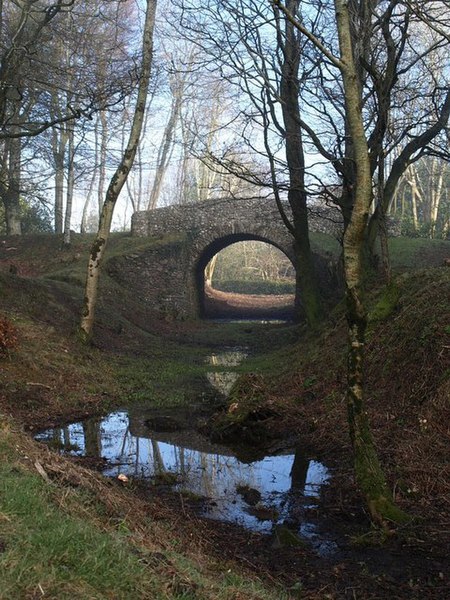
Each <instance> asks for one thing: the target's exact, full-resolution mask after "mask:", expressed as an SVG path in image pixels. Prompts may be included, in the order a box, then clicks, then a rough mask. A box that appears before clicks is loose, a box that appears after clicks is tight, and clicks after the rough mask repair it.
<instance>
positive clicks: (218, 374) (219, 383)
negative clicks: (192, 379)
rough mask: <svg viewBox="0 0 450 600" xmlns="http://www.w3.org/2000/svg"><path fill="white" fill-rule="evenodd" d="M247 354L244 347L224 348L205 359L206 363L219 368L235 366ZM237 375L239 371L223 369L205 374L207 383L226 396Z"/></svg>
mask: <svg viewBox="0 0 450 600" xmlns="http://www.w3.org/2000/svg"><path fill="white" fill-rule="evenodd" d="M247 356H248V351H247V349H246V348H241V347H236V348H226V349H224V351H223V352H217V353H213V354H211V355H210V356H209V357H208V359H207V363H208V364H210V365H211V366H213V367H219V368H220V367H222V368H226V367H237V366H238V365H239V364H241V362H242V361H243V360H244V359H245V358H247ZM238 376H239V373H235V372H233V371H225V370H224V371H222V370H218V371H210V372H209V373H207V374H206V378H207V379H208V381H209V383H210V384H211V385H212V386H213V387H214V388H215V389H216V390H218V391H219V392H220V393H221V394H223V395H224V396H228V394H229V393H230V391H231V388H232V387H233V384H234V382H235V381H236V379H237V378H238Z"/></svg>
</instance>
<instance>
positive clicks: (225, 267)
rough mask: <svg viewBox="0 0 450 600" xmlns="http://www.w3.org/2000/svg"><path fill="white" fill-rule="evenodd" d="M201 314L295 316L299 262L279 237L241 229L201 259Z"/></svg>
mask: <svg viewBox="0 0 450 600" xmlns="http://www.w3.org/2000/svg"><path fill="white" fill-rule="evenodd" d="M196 278H197V291H198V299H199V308H200V317H202V318H206V319H208V318H210V319H215V318H225V319H263V320H270V319H272V320H291V319H293V318H294V314H295V291H296V289H295V285H296V283H295V280H296V277H295V268H294V265H293V263H292V261H291V259H290V258H289V257H288V256H287V254H286V253H285V252H284V250H282V249H281V248H280V247H279V246H277V245H276V244H275V243H274V242H272V241H270V240H267V239H264V238H262V237H258V236H254V235H245V234H235V235H231V236H227V237H224V238H221V239H218V240H215V241H214V242H212V243H211V244H210V245H209V246H208V247H207V248H206V249H205V250H204V252H203V254H202V256H201V258H200V260H199V261H198V265H197V274H196Z"/></svg>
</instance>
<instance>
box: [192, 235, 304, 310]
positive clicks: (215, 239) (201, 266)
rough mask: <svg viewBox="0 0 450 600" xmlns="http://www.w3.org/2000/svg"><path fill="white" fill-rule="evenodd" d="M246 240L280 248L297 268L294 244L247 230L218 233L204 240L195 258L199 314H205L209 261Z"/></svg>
mask: <svg viewBox="0 0 450 600" xmlns="http://www.w3.org/2000/svg"><path fill="white" fill-rule="evenodd" d="M244 241H256V242H263V243H265V244H270V245H271V246H274V247H275V248H278V250H280V251H281V252H282V253H283V254H284V255H285V256H286V257H287V258H288V259H289V260H290V262H291V263H292V266H293V268H294V270H296V266H295V261H294V255H293V248H292V245H289V244H286V242H285V241H284V240H283V241H281V242H280V241H279V240H277V239H274V236H266V235H261V234H259V233H247V232H244V231H242V232H239V233H238V232H232V233H222V234H220V233H218V232H216V235H215V236H211V239H209V240H207V241H206V240H204V243H203V245H202V247H200V248H199V247H198V244H196V246H197V254H196V256H195V257H194V258H193V265H192V269H191V276H192V279H193V282H194V290H195V294H194V295H195V299H196V302H195V304H196V306H197V316H199V317H201V318H202V317H204V316H205V277H204V272H205V268H206V266H207V264H208V263H209V261H210V260H211V259H212V258H213V256H215V255H216V254H217V253H218V252H220V251H221V250H224V249H225V248H227V247H228V246H231V245H232V244H235V243H237V242H244Z"/></svg>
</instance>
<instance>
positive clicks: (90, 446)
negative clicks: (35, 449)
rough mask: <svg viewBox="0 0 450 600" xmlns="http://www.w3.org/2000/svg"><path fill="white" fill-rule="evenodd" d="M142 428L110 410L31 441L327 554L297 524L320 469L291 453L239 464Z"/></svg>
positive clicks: (198, 444)
mask: <svg viewBox="0 0 450 600" xmlns="http://www.w3.org/2000/svg"><path fill="white" fill-rule="evenodd" d="M145 422H146V419H145V413H144V416H143V415H142V414H139V412H138V413H131V412H130V413H128V412H126V411H118V412H114V413H111V414H110V415H108V416H107V417H105V418H104V419H89V420H87V421H85V422H83V423H81V422H80V423H73V424H71V425H68V426H66V427H64V428H58V429H48V430H46V431H44V432H42V433H40V434H38V435H37V436H36V439H37V440H39V441H42V442H46V443H48V444H50V445H51V446H53V447H54V448H57V449H59V451H60V452H64V453H67V454H72V455H78V456H89V457H93V458H103V459H106V460H105V467H104V469H103V473H104V474H105V475H107V476H111V477H117V475H119V474H121V473H123V474H125V475H128V476H133V477H140V478H150V479H158V480H160V481H165V482H167V483H168V482H170V483H171V484H172V486H173V489H174V490H175V491H177V492H186V493H187V494H191V495H195V496H196V497H198V496H200V497H202V498H204V499H205V500H204V502H202V503H201V506H202V508H201V514H202V515H204V516H206V517H208V518H210V519H216V520H221V521H228V522H233V523H237V524H239V525H241V526H243V527H246V528H248V529H251V530H253V531H259V532H265V533H270V532H274V531H275V529H276V528H277V527H279V526H280V525H281V524H285V525H288V527H289V530H290V531H295V532H296V533H298V534H299V535H300V536H301V537H303V538H307V539H308V540H309V542H310V543H311V544H312V545H313V547H314V548H315V549H316V550H317V551H318V552H319V553H320V554H329V553H332V552H333V551H334V549H335V545H334V542H332V541H330V540H329V539H325V538H324V537H323V536H321V535H319V533H318V530H317V529H316V526H315V524H314V523H311V522H305V510H308V509H310V508H313V507H314V506H316V504H317V496H318V494H319V493H320V488H321V486H323V485H324V484H325V483H326V481H327V480H328V478H329V473H328V471H327V469H326V467H325V466H324V465H322V464H320V463H318V462H315V461H309V460H305V458H304V457H303V456H302V454H301V453H300V452H299V451H292V452H290V453H286V454H282V455H276V456H267V457H265V458H263V459H262V460H257V461H254V462H250V463H245V462H241V461H240V460H238V459H237V458H236V457H235V456H234V455H233V454H232V452H231V450H229V449H227V448H225V447H221V446H217V445H214V444H212V443H211V442H210V441H209V440H208V439H207V438H204V437H202V436H200V435H199V434H196V433H194V432H192V431H184V432H170V431H168V432H163V431H158V432H154V431H151V430H148V429H146V428H145V426H143V424H145ZM175 440H176V441H175Z"/></svg>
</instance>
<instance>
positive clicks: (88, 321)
mask: <svg viewBox="0 0 450 600" xmlns="http://www.w3.org/2000/svg"><path fill="white" fill-rule="evenodd" d="M155 12H156V0H147V10H146V16H145V25H144V34H143V42H142V67H141V77H140V80H139V87H138V95H137V100H136V107H135V109H134V117H133V123H132V126H131V131H130V137H129V140H128V145H127V148H126V150H125V153H124V155H123V157H122V160H121V162H120V164H119V166H118V168H117V170H116V172H115V173H114V175H113V177H112V179H111V181H110V183H109V186H108V190H107V192H106V198H105V201H104V203H103V208H102V212H101V215H100V222H99V228H98V233H97V236H96V238H95V240H94V243H93V244H92V247H91V251H90V255H89V263H88V272H87V278H86V286H85V296H84V306H83V313H82V317H81V324H80V329H81V335H82V339H84V340H85V341H87V340H89V339H90V337H91V335H92V328H93V326H94V315H95V306H96V302H97V293H98V281H99V276H100V267H101V264H102V259H103V257H104V253H105V249H106V244H107V241H108V238H109V233H110V229H111V221H112V217H113V213H114V207H115V204H116V201H117V198H118V197H119V194H120V191H121V190H122V188H123V186H124V185H125V182H126V179H127V177H128V173H129V172H130V170H131V167H132V166H133V162H134V158H135V156H136V150H137V147H138V144H139V138H140V135H141V131H142V124H143V122H144V116H145V107H146V99H147V92H148V86H149V81H150V71H151V65H152V48H153V29H154V24H155Z"/></svg>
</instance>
